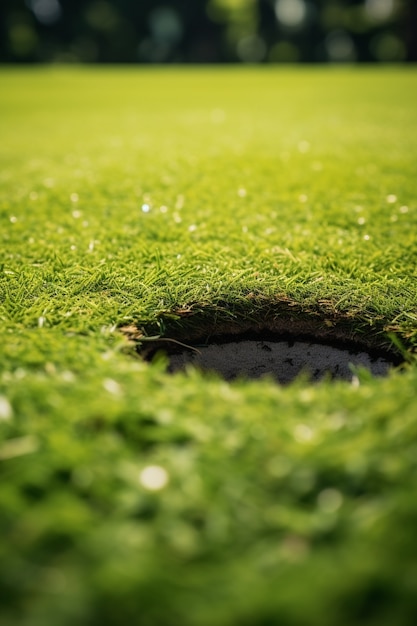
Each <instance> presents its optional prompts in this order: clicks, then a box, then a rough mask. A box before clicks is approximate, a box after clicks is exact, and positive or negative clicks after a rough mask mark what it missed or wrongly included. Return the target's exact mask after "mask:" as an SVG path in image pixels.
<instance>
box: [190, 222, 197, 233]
mask: <svg viewBox="0 0 417 626" xmlns="http://www.w3.org/2000/svg"><path fill="white" fill-rule="evenodd" d="M188 230H189V231H190V233H193V232H194V231H195V230H197V226H196V224H191V226H189V227H188Z"/></svg>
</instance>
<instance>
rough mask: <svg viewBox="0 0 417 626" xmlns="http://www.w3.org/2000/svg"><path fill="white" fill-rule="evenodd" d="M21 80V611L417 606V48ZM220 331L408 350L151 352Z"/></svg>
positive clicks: (14, 403)
mask: <svg viewBox="0 0 417 626" xmlns="http://www.w3.org/2000/svg"><path fill="white" fill-rule="evenodd" d="M0 80H1V85H2V89H1V96H0V131H1V138H2V140H1V142H0V219H1V229H0V248H1V265H0V268H1V273H0V307H1V308H0V316H1V321H2V324H1V329H0V341H1V346H2V350H1V356H0V476H1V486H0V532H1V537H2V539H1V541H0V623H4V624H7V625H9V624H16V625H17V624H19V626H22V625H24V626H37V625H39V626H41V625H42V626H43V624H54V625H58V626H61V625H62V626H70V625H71V626H72V625H73V624H74V623H77V624H79V625H80V626H84V625H85V626H87V625H88V626H91V625H93V626H94V625H96V624H97V625H98V624H100V625H101V624H106V625H110V626H113V625H118V624H126V623H134V624H136V623H140V624H141V625H144V626H148V625H149V626H150V625H156V624H158V625H159V624H160V625H161V626H162V625H163V626H169V625H172V626H174V625H175V626H176V625H177V624H182V625H184V626H211V625H213V624H216V626H217V625H218V626H231V625H237V624H239V625H241V624H243V625H245V626H249V625H250V626H255V625H256V626H259V625H264V626H266V625H267V624H268V625H269V624H288V625H291V626H292V625H294V626H295V625H296V624H297V625H302V624H305V625H309V626H310V625H317V626H319V625H320V626H325V625H328V626H330V625H332V626H333V625H334V624H336V623H337V624H340V625H342V626H343V625H350V624H361V623H364V624H365V623H366V624H367V625H368V624H374V625H375V626H376V625H378V626H381V625H383V626H391V625H392V624H396V625H397V624H398V625H403V624H410V626H411V624H414V619H415V614H416V611H417V600H416V598H417V576H416V559H415V553H416V550H417V540H416V538H415V528H416V524H417V505H416V498H415V493H416V488H417V462H416V458H417V427H416V424H417V391H416V389H417V369H416V356H415V351H416V346H417V289H416V284H417V271H416V267H417V247H416V232H417V200H416V199H417V134H416V132H415V128H416V127H417V107H416V106H415V103H416V101H417V76H416V74H415V71H414V68H397V67H387V68H382V67H378V68H376V69H374V68H367V67H364V68H351V67H344V68H333V67H326V68H320V67H319V68H317V67H316V68H308V69H306V68H301V67H300V68H296V69H290V68H282V69H277V68H273V67H268V68H242V67H239V68H229V67H224V68H220V69H213V68H203V69H197V68H175V67H173V68H170V69H161V68H155V69H138V68H133V67H132V68H89V67H74V68H71V67H63V68H62V67H55V68H41V69H39V68H36V69H28V68H20V69H11V68H2V69H1V70H0ZM213 328H221V329H228V331H231V330H233V332H238V331H239V330H245V331H247V330H250V329H259V328H272V329H279V330H280V331H281V332H288V331H290V332H291V334H292V335H293V336H296V335H297V332H298V331H300V329H301V330H303V331H305V330H306V329H310V331H311V332H310V333H309V335H310V336H311V335H312V334H314V333H317V335H318V336H319V337H320V336H324V335H326V337H327V338H329V337H331V336H333V335H334V337H335V338H338V339H340V338H342V339H344V340H346V339H354V340H355V341H359V342H360V343H361V345H366V346H368V347H369V348H370V349H372V348H375V349H380V348H382V349H387V348H393V349H394V350H395V351H396V352H397V353H398V354H400V353H402V355H403V358H404V360H405V361H406V365H405V366H404V367H403V368H402V369H401V371H396V370H394V371H392V372H390V373H389V375H388V376H387V377H386V378H377V377H374V376H372V375H371V374H370V373H369V372H368V371H367V370H366V369H359V370H358V371H357V373H356V376H355V377H354V380H353V383H352V382H350V381H338V382H334V383H332V382H331V381H323V382H320V383H318V384H316V385H311V384H310V383H308V382H307V381H306V380H305V379H300V380H297V381H296V382H295V383H292V384H291V385H289V386H285V387H284V386H282V387H281V386H279V385H277V384H276V383H275V382H274V381H273V380H272V379H270V380H269V379H267V380H259V381H250V382H248V381H246V382H245V381H241V380H237V381H235V382H232V383H227V382H225V381H223V380H221V379H220V378H217V377H216V376H213V375H208V376H207V375H204V374H202V373H200V372H198V371H195V370H192V369H191V370H190V371H189V372H188V373H182V374H176V375H174V376H171V375H169V374H168V373H167V372H166V365H167V362H166V360H164V358H161V359H160V360H157V361H156V362H154V363H152V364H149V363H146V362H144V361H143V360H142V359H140V358H139V357H138V355H137V351H136V347H137V344H136V342H137V341H139V342H140V344H141V345H142V347H146V343H147V342H149V341H152V339H151V338H152V337H153V338H155V337H156V338H157V340H159V339H160V338H162V337H170V338H177V339H178V340H181V341H182V340H186V339H187V337H191V338H192V337H196V336H201V333H202V332H204V331H207V329H208V330H209V331H210V332H211V331H212V329H213ZM121 329H123V331H121ZM312 329H314V333H312Z"/></svg>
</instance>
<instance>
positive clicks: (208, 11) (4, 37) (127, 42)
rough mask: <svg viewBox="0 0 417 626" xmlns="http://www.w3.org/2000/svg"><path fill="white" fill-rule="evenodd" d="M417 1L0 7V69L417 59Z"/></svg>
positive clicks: (77, 1) (47, 2)
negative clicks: (56, 64) (84, 64)
mask: <svg viewBox="0 0 417 626" xmlns="http://www.w3.org/2000/svg"><path fill="white" fill-rule="evenodd" d="M416 30H417V1H416V0H171V1H170V0H1V3H0V61H1V62H12V63H15V62H20V63H28V62H30V63H35V62H59V61H61V62H87V63H94V62H98V63H137V62H140V63H218V62H220V63H226V62H244V63H267V62H273V63H290V62H402V61H416V60H417V36H416Z"/></svg>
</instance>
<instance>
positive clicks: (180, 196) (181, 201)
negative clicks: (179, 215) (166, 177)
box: [175, 194, 185, 209]
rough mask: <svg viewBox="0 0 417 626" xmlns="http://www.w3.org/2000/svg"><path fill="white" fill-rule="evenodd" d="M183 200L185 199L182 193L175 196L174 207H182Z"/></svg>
mask: <svg viewBox="0 0 417 626" xmlns="http://www.w3.org/2000/svg"><path fill="white" fill-rule="evenodd" d="M184 201H185V198H184V196H183V195H182V194H180V195H179V196H177V201H176V203H175V208H176V209H182V207H183V206H184Z"/></svg>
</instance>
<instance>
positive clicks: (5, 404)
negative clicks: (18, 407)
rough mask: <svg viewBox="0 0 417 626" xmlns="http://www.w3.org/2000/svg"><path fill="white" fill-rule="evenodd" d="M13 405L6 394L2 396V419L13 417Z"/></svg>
mask: <svg viewBox="0 0 417 626" xmlns="http://www.w3.org/2000/svg"><path fill="white" fill-rule="evenodd" d="M12 415H13V409H12V405H11V404H10V402H9V401H8V399H7V398H6V397H5V396H0V421H1V422H7V421H8V420H9V419H11V418H12Z"/></svg>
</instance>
